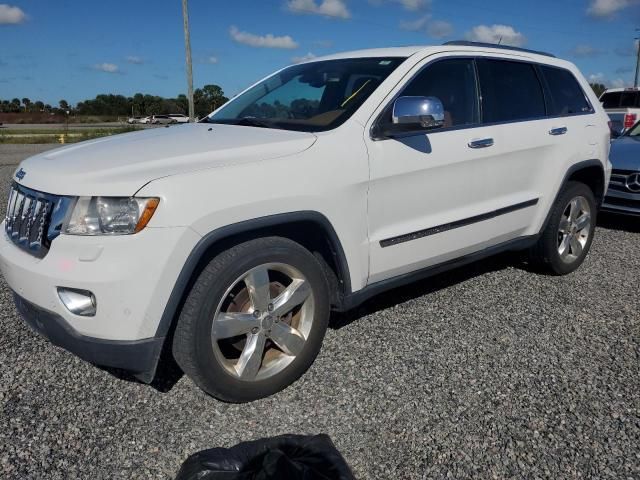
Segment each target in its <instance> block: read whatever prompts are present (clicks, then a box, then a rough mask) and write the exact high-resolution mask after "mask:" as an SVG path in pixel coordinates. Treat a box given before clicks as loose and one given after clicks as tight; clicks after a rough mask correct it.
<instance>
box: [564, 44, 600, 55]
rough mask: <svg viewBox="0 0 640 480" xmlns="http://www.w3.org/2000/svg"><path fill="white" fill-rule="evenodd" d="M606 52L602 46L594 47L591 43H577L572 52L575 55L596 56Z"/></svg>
mask: <svg viewBox="0 0 640 480" xmlns="http://www.w3.org/2000/svg"><path fill="white" fill-rule="evenodd" d="M602 53H604V50H602V49H601V48H596V47H592V46H591V45H576V46H575V47H574V48H573V49H572V50H571V54H572V55H573V56H574V57H595V56H597V55H600V54H602Z"/></svg>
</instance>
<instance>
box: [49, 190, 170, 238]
mask: <svg viewBox="0 0 640 480" xmlns="http://www.w3.org/2000/svg"><path fill="white" fill-rule="evenodd" d="M159 202H160V200H159V199H157V198H135V197H78V199H77V200H76V204H75V205H74V207H73V212H72V213H71V215H70V216H69V217H68V220H67V221H66V222H65V224H64V226H63V227H62V231H63V232H64V233H67V234H69V235H129V234H132V233H137V232H139V231H140V230H142V229H143V228H144V227H146V225H147V223H149V220H151V217H152V216H153V213H154V212H155V211H156V208H157V206H158V203H159Z"/></svg>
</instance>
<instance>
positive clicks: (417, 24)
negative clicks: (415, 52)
mask: <svg viewBox="0 0 640 480" xmlns="http://www.w3.org/2000/svg"><path fill="white" fill-rule="evenodd" d="M429 20H431V15H425V16H424V17H420V18H416V19H415V20H408V21H406V22H402V23H400V28H402V29H403V30H410V31H412V32H415V31H418V30H422V29H423V28H425V27H426V26H427V23H428V22H429Z"/></svg>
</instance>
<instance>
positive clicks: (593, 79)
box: [588, 72, 631, 88]
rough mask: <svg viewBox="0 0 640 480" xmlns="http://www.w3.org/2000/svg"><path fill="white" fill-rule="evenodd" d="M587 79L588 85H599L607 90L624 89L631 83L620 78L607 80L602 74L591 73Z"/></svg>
mask: <svg viewBox="0 0 640 480" xmlns="http://www.w3.org/2000/svg"><path fill="white" fill-rule="evenodd" d="M588 78H589V83H601V84H603V85H605V86H606V87H608V88H624V87H630V86H631V82H628V81H626V80H624V79H622V78H620V77H618V78H614V79H612V80H609V79H608V78H607V76H606V75H605V74H604V73H602V72H598V73H592V74H591V75H589V77H588Z"/></svg>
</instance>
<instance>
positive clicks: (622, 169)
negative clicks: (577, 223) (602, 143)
mask: <svg viewBox="0 0 640 480" xmlns="http://www.w3.org/2000/svg"><path fill="white" fill-rule="evenodd" d="M609 160H610V161H611V163H612V164H613V171H612V172H611V180H610V181H609V190H608V191H607V195H606V196H605V199H604V202H603V204H602V210H604V211H609V212H615V213H623V214H626V215H640V122H638V123H636V124H635V125H634V126H633V127H632V128H631V129H629V130H627V131H626V133H625V134H624V135H622V136H621V137H620V138H618V139H617V140H614V141H613V142H612V143H611V152H610V153H609Z"/></svg>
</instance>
